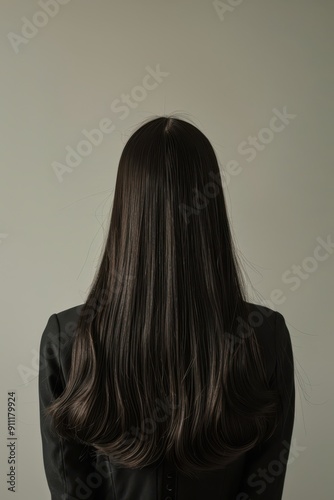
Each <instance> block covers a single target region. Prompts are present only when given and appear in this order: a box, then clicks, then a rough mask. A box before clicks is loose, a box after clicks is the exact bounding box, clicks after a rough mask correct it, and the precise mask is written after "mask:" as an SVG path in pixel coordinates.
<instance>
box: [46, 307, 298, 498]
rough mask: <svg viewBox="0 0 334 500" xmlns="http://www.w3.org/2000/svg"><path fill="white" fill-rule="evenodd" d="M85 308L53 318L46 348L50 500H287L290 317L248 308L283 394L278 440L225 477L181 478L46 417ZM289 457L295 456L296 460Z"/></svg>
mask: <svg viewBox="0 0 334 500" xmlns="http://www.w3.org/2000/svg"><path fill="white" fill-rule="evenodd" d="M81 307H82V304H81V305H79V306H76V307H72V308H70V309H67V310H65V311H61V312H58V313H55V314H52V315H51V316H50V318H49V320H48V322H47V325H46V327H45V329H44V332H43V334H42V337H41V342H40V358H39V363H40V368H39V404H40V429H41V437H42V449H43V460H44V467H45V473H46V478H47V482H48V485H49V489H50V492H51V499H52V500H74V499H88V500H249V499H252V500H253V499H260V500H279V499H281V498H282V494H283V493H282V492H283V486H284V480H285V474H286V467H287V460H288V457H289V452H290V451H291V450H290V442H291V436H292V430H293V425H294V413H295V384H294V361H293V352H292V345H291V338H290V334H289V331H288V329H287V326H286V324H285V320H284V317H283V316H282V314H280V313H279V312H275V311H273V310H271V309H269V308H267V307H264V306H259V305H255V304H251V303H248V307H249V311H250V316H249V318H250V320H251V321H252V323H251V325H252V326H253V327H254V330H255V332H256V335H257V338H258V341H259V342H260V345H261V348H262V350H263V353H264V355H265V367H266V370H267V374H268V377H269V379H270V383H271V384H272V386H273V387H277V388H278V390H279V391H280V394H281V398H282V401H283V405H284V418H283V419H282V421H281V425H280V426H279V427H278V429H277V431H276V432H275V434H274V436H273V437H272V438H271V439H270V440H268V441H267V442H266V443H264V444H262V446H261V445H260V446H258V447H256V448H253V449H252V450H251V451H249V452H247V453H245V454H244V455H243V456H242V458H240V459H239V460H237V461H235V462H234V463H232V464H230V465H229V466H228V467H227V468H226V469H225V470H217V471H214V472H211V473H202V474H199V475H197V479H196V480H194V479H189V478H187V477H186V476H183V475H180V474H179V473H178V472H177V471H176V470H175V469H174V468H173V465H172V464H170V463H167V462H166V460H164V461H163V462H161V463H160V464H159V466H156V467H152V466H148V467H146V468H143V469H135V470H130V469H125V468H119V467H116V466H114V465H113V464H112V463H111V462H110V461H109V460H108V459H107V457H105V458H102V457H99V458H98V459H96V458H94V455H93V453H92V449H90V448H89V447H85V446H83V445H82V444H81V443H78V442H75V441H72V442H70V441H68V440H64V439H61V438H59V437H57V436H56V435H55V434H54V433H53V430H52V429H51V426H50V421H49V419H48V418H45V416H44V413H43V409H44V408H45V407H46V406H48V405H49V404H50V403H51V401H52V400H53V399H54V398H56V397H58V396H59V395H60V394H61V392H62V390H63V388H64V387H65V384H66V381H67V378H68V373H69V367H70V359H71V358H70V355H71V345H72V340H73V332H74V329H75V325H76V323H77V320H78V314H79V312H80V309H81ZM290 454H291V453H290Z"/></svg>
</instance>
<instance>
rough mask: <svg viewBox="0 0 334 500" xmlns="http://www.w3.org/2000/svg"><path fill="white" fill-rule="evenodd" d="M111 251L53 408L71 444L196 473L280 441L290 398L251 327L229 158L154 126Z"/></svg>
mask: <svg viewBox="0 0 334 500" xmlns="http://www.w3.org/2000/svg"><path fill="white" fill-rule="evenodd" d="M101 255H102V257H101V261H100V264H99V266H98V269H97V272H96V276H95V278H94V281H93V283H92V285H91V288H90V291H89V294H88V298H87V300H86V302H85V303H84V304H83V305H82V309H81V314H80V317H79V321H78V325H77V329H76V332H75V336H74V339H73V346H72V359H71V368H70V374H69V378H68V381H67V384H66V387H65V390H64V391H63V393H62V394H61V396H60V397H59V398H58V399H56V400H55V401H54V402H53V404H52V405H51V406H50V407H49V409H48V411H49V413H50V414H51V415H52V418H53V422H54V425H55V428H56V430H57V432H58V434H59V435H60V436H62V437H64V438H72V439H73V438H75V439H77V440H79V441H80V442H82V443H85V444H87V445H90V446H92V447H93V449H94V450H95V451H96V452H97V453H103V454H105V455H108V456H109V457H110V460H111V461H112V462H113V463H114V464H116V465H119V466H122V467H128V468H137V467H139V468H141V467H144V466H147V465H150V464H153V463H155V462H156V461H158V460H160V459H161V458H162V457H164V456H166V457H167V458H168V459H169V460H170V461H172V462H173V463H174V465H175V466H176V467H177V468H178V469H179V470H180V471H181V472H182V473H184V474H186V475H190V476H191V475H193V474H195V473H197V472H200V471H211V470H215V469H221V468H224V466H225V465H227V464H228V463H230V462H232V461H234V460H235V459H237V458H238V457H239V456H241V455H242V454H243V453H245V452H246V451H248V450H250V449H251V448H252V447H253V446H255V445H256V444H258V443H260V442H261V441H263V440H266V439H268V438H269V437H270V436H271V435H272V434H273V432H274V430H275V428H276V426H277V425H278V413H279V404H278V402H279V400H278V394H277V392H276V391H274V390H270V386H269V383H268V380H267V379H266V374H265V369H264V363H263V359H262V355H261V351H260V348H259V345H258V343H257V339H256V336H255V332H254V330H253V328H252V327H251V326H250V325H249V322H248V321H247V318H248V313H249V310H248V309H247V301H246V296H245V285H244V281H243V280H244V278H243V276H242V273H241V271H240V268H239V264H238V257H237V255H236V251H235V249H234V244H233V241H232V235H231V230H230V226H229V221H228V215H227V210H226V205H225V200H224V194H223V188H222V181H221V176H220V170H219V165H218V161H217V157H216V155H215V152H214V149H213V147H212V146H211V144H210V142H209V140H208V139H207V138H206V136H205V135H204V134H203V133H202V132H201V131H200V130H198V128H197V127H196V126H195V125H193V124H191V123H189V122H187V121H185V120H183V119H180V118H177V117H176V116H171V115H169V116H159V117H154V118H151V119H149V120H146V121H145V122H143V123H142V124H141V126H140V127H139V128H138V129H137V130H135V132H134V133H133V134H132V135H131V137H130V138H129V139H128V141H127V143H126V144H125V146H124V149H123V151H122V154H121V158H120V161H119V166H118V173H117V179H116V186H115V193H114V200H113V206H112V213H111V221H110V227H109V232H108V236H107V238H106V242H105V246H104V249H103V251H102V254H101ZM245 324H246V325H247V326H248V330H247V335H245ZM241 325H242V328H240V327H241ZM241 330H242V333H241Z"/></svg>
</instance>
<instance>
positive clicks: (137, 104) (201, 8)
mask: <svg viewBox="0 0 334 500" xmlns="http://www.w3.org/2000/svg"><path fill="white" fill-rule="evenodd" d="M42 5H44V7H42ZM41 13H42V14H41ZM1 14H2V15H1V21H0V29H1V36H2V38H1V40H2V41H1V44H0V51H1V60H2V76H1V93H0V99H1V123H0V126H1V130H0V135H1V196H0V204H1V212H0V213H1V216H0V254H1V307H2V312H1V375H2V376H1V401H2V410H1V430H2V431H1V432H2V436H3V437H2V440H1V443H2V444H1V447H2V449H1V453H0V457H1V464H0V465H1V469H0V472H1V480H0V484H1V498H13V497H14V494H10V493H8V492H7V485H6V473H7V471H8V464H7V449H6V437H7V413H6V404H7V391H8V390H15V391H16V393H17V400H18V403H17V434H18V441H17V460H18V463H17V492H16V494H15V498H17V499H24V500H30V499H36V498H39V499H42V498H49V493H48V489H47V484H46V480H45V476H44V470H43V464H42V454H41V441H40V434H39V416H38V394H37V371H36V367H37V356H36V354H37V351H38V347H39V341H40V336H41V333H42V331H43V329H44V327H45V325H46V322H47V319H48V318H49V316H50V315H51V314H52V313H54V312H59V311H61V310H63V309H67V308H69V307H72V306H75V305H77V304H79V303H82V302H83V301H84V298H85V294H86V291H87V289H88V286H89V284H90V282H91V280H92V277H93V274H94V271H95V266H96V264H97V261H98V257H99V255H100V250H101V245H102V242H103V239H104V236H105V233H106V230H107V227H108V223H109V214H110V207H111V203H112V198H113V188H114V182H115V178H116V172H117V167H118V161H119V157H120V154H121V151H122V149H123V146H124V144H125V142H126V140H127V138H128V137H129V135H130V134H131V133H132V130H133V129H134V128H135V127H136V126H137V125H138V124H139V123H140V122H141V121H142V120H145V119H146V118H148V117H149V116H152V115H159V114H164V113H172V112H178V113H179V114H181V117H182V116H183V117H184V118H186V119H187V118H189V119H190V120H191V121H192V122H193V123H195V124H196V125H197V126H198V127H199V128H200V129H201V130H202V131H203V132H204V133H205V134H206V135H207V137H208V138H209V140H210V141H211V142H212V144H213V146H214V148H215V150H216V153H217V155H218V157H219V161H220V164H221V170H222V173H225V190H226V191H225V192H226V199H227V203H228V207H229V210H230V217H231V221H232V224H233V231H234V234H235V238H236V241H237V246H238V248H239V250H240V254H241V259H242V262H243V265H244V271H245V275H247V276H248V278H249V284H248V289H249V292H250V297H251V298H252V300H253V301H254V302H257V303H262V304H265V305H268V306H269V307H272V308H273V309H276V310H279V311H280V312H281V313H282V314H283V315H284V317H285V319H286V322H287V325H288V328H289V330H290V333H291V337H292V343H293V350H294V355H295V364H296V370H297V372H298V373H297V376H296V378H297V380H296V419H295V428H294V434H293V439H294V440H295V451H294V452H293V454H292V460H291V463H290V465H289V468H288V473H287V478H286V483H285V490H284V491H285V494H284V498H286V499H287V500H295V499H296V498H303V499H312V500H313V499H314V498H317V500H328V499H329V498H331V497H332V481H331V477H330V475H331V473H332V470H331V468H332V464H333V458H334V457H333V433H332V422H333V391H332V379H333V372H332V369H331V368H330V366H331V361H332V355H333V347H334V346H333V327H332V325H333V291H334V290H333V270H334V265H333V263H334V252H333V245H331V243H330V241H333V239H334V234H333V233H334V230H333V213H334V210H333V208H334V206H333V205H334V203H333V180H334V176H333V170H332V168H333V154H332V141H333V140H332V135H333V120H332V116H333V83H334V81H333V76H334V72H333V41H334V40H333V14H334V4H333V2H332V1H331V0H317V1H315V0H314V1H311V0H303V1H302V0H248V1H239V0H226V1H225V2H221V8H215V3H214V2H211V1H208V2H206V1H199V0H196V1H190V0H182V1H181V0H178V1H176V0H169V1H168V2H167V1H164V2H162V1H153V0H141V1H140V0H136V1H134V0H132V1H127V0H113V1H106V0H95V1H94V2H93V1H87V0H81V1H78V0H62V1H61V0H58V2H57V3H55V0H54V1H51V0H50V1H47V0H44V2H43V0H41V1H40V2H37V1H32V0H16V1H12V0H2V1H1ZM31 23H32V24H31ZM36 25H38V27H37V28H36ZM159 67H160V71H161V72H163V73H164V75H163V76H161V77H160V81H159V78H158V77H156V80H154V79H153V77H152V76H151V77H148V76H146V75H148V74H149V73H150V72H153V70H157V69H159ZM145 86H146V89H145ZM148 87H150V88H148ZM153 87H155V88H153ZM126 94H129V96H130V98H129V99H130V100H129V101H128V102H126V99H127V97H126ZM117 99H118V101H117ZM121 105H122V106H123V107H120V106H121ZM111 106H112V107H111ZM284 109H285V111H284ZM279 113H281V114H282V113H283V114H284V113H285V114H287V115H289V116H288V117H287V118H285V119H284V121H281V120H275V119H274V116H277V115H279ZM108 120H109V121H108ZM99 126H101V127H102V129H103V132H101V133H100V135H99V136H97V135H96V136H95V142H96V145H92V144H91V143H82V142H81V141H83V140H86V139H87V137H85V135H84V133H83V132H82V130H83V129H86V130H87V131H91V130H92V129H96V128H97V127H99ZM113 127H114V129H113V130H111V129H112V128H113ZM252 137H253V138H254V137H255V140H256V141H257V142H256V146H254V145H251V144H250V142H252V141H253V139H252ZM99 141H100V143H99ZM89 144H91V145H90V146H89ZM71 148H73V149H74V150H79V152H80V153H79V154H78V153H77V155H76V157H75V158H74V157H73V150H72V149H71ZM249 148H252V150H250V149H249ZM68 151H72V155H69V156H71V158H67V162H66V154H67V152H68ZM70 160H71V161H72V164H71V163H70ZM60 164H62V165H63V166H62V167H61V166H60ZM75 164H76V166H74V165H75ZM71 165H72V166H71ZM60 169H63V170H64V171H63V173H62V174H60V173H59V172H60ZM56 171H57V172H58V176H57V175H56ZM319 238H320V239H322V240H323V241H326V240H328V241H329V245H328V246H327V249H326V247H324V248H323V249H322V250H321V251H319V253H318V250H319V249H317V247H318V245H319V242H320V241H321V240H319ZM294 266H296V267H294ZM297 266H300V268H299V269H298V267H297ZM277 289H278V290H279V291H277ZM298 450H299V451H298Z"/></svg>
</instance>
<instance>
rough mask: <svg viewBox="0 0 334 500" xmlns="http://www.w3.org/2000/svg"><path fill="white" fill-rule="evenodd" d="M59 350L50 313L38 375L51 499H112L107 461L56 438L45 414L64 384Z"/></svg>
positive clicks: (56, 324)
mask: <svg viewBox="0 0 334 500" xmlns="http://www.w3.org/2000/svg"><path fill="white" fill-rule="evenodd" d="M62 349H64V345H61V343H60V328H59V322H58V318H57V314H52V316H50V318H49V320H48V322H47V325H46V327H45V329H44V332H43V334H42V337H41V341H40V350H39V377H38V391H39V412H40V431H41V437H42V451H43V462H44V468H45V474H46V479H47V483H48V486H49V490H50V493H51V500H76V499H83V498H85V499H89V500H102V499H105V498H108V499H109V498H113V495H112V496H110V495H111V491H112V486H111V472H110V468H109V462H108V461H103V460H100V458H101V457H99V459H96V457H95V458H94V455H93V453H92V449H91V448H89V447H88V446H84V445H83V444H81V443H79V442H77V441H69V440H65V439H63V438H61V437H59V436H58V435H57V434H56V433H55V430H54V428H53V426H52V422H51V421H50V418H49V417H48V416H46V415H45V413H44V410H45V408H46V407H47V406H49V405H50V404H51V402H52V401H53V400H54V399H56V398H57V397H58V396H60V394H61V393H62V392H63V390H64V387H65V382H64V374H63V371H62V364H61V359H62V358H61V354H62Z"/></svg>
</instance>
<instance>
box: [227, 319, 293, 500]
mask: <svg viewBox="0 0 334 500" xmlns="http://www.w3.org/2000/svg"><path fill="white" fill-rule="evenodd" d="M275 344H276V366H275V371H274V377H273V381H272V384H271V385H272V387H273V388H275V389H277V390H278V391H279V394H280V398H281V402H282V407H283V417H282V419H281V421H280V423H279V425H278V427H277V429H276V431H275V433H274V434H273V436H272V437H271V438H270V439H269V440H267V441H266V442H264V443H262V444H260V445H259V446H257V447H255V448H253V449H252V450H250V451H249V452H247V453H246V458H245V468H244V473H243V481H242V487H241V489H240V493H239V495H238V496H237V497H236V500H250V499H251V500H256V499H259V500H281V498H282V495H283V487H284V481H285V475H286V469H287V461H288V458H289V454H290V447H291V436H292V431H293V426H294V416H295V382H294V359H293V351H292V344H291V338H290V334H289V331H288V328H287V326H286V323H285V320H284V317H283V316H282V314H280V313H279V312H276V323H275Z"/></svg>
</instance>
